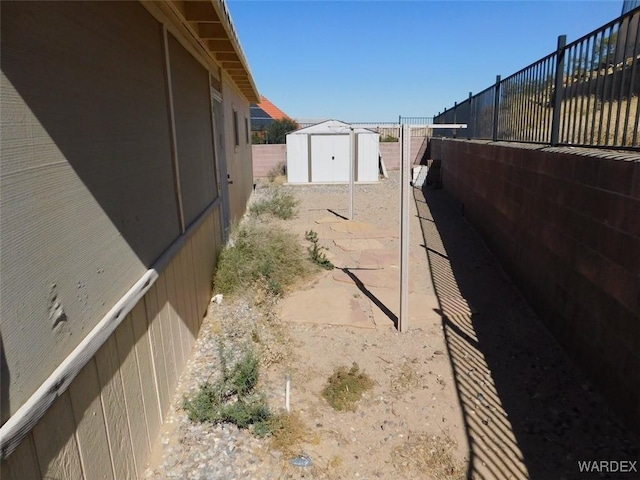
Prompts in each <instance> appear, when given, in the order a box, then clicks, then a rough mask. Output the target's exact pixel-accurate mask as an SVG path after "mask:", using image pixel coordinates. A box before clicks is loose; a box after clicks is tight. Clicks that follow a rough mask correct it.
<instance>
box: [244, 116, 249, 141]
mask: <svg viewBox="0 0 640 480" xmlns="http://www.w3.org/2000/svg"><path fill="white" fill-rule="evenodd" d="M244 134H245V140H246V142H247V145H249V119H248V118H247V117H244Z"/></svg>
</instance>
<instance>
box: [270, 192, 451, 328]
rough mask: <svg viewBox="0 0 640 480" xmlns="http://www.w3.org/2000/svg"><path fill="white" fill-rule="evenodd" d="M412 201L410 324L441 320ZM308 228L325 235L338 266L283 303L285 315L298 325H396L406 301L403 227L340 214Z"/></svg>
mask: <svg viewBox="0 0 640 480" xmlns="http://www.w3.org/2000/svg"><path fill="white" fill-rule="evenodd" d="M411 203H412V205H411V208H412V215H411V219H412V224H411V229H412V230H413V235H412V236H411V243H412V245H411V247H410V248H411V250H412V253H411V255H410V268H409V271H410V280H409V328H412V327H420V326H421V325H424V324H425V322H426V321H428V320H433V319H438V318H439V315H438V314H437V313H436V309H437V305H438V304H437V299H436V296H435V294H434V292H433V288H432V286H431V282H430V281H429V272H428V264H427V262H426V256H425V255H424V248H423V247H422V246H421V243H422V242H421V239H422V237H421V234H420V222H419V219H418V216H417V210H416V206H415V204H413V202H411ZM325 212H326V210H325ZM307 228H312V229H313V230H314V231H316V232H317V233H318V236H319V237H320V238H321V239H323V241H324V243H325V245H327V246H328V250H327V251H325V254H326V256H327V258H329V259H330V260H331V262H332V263H333V264H334V265H335V267H336V268H335V269H334V270H332V271H328V272H326V273H325V274H323V275H322V277H321V278H320V279H319V280H316V281H315V282H314V283H313V284H312V285H309V286H307V288H305V289H303V290H299V291H296V292H294V293H292V294H291V295H289V296H287V297H286V298H285V299H284V300H283V301H282V303H281V312H280V314H281V318H282V319H283V320H285V321H289V322H296V323H315V324H329V325H345V326H351V327H358V328H371V329H373V328H395V326H396V325H397V320H398V317H397V315H398V312H399V305H400V300H399V298H400V297H399V295H400V294H399V281H400V280H399V273H400V270H399V267H398V265H399V260H400V257H399V241H398V236H399V230H391V229H389V228H385V227H384V226H380V225H376V224H374V223H369V222H363V221H358V220H354V221H348V220H345V219H344V218H341V217H340V216H339V215H337V214H328V215H326V216H323V217H321V218H319V219H317V220H315V221H313V224H311V225H309V226H308V227H307ZM298 233H300V234H302V235H303V234H304V232H303V231H300V232H298Z"/></svg>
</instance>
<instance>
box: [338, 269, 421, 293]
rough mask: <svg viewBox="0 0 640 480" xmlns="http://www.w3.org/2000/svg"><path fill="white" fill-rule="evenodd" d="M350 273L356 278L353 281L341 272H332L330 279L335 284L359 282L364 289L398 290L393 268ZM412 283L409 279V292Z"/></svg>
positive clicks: (396, 274) (396, 270)
mask: <svg viewBox="0 0 640 480" xmlns="http://www.w3.org/2000/svg"><path fill="white" fill-rule="evenodd" d="M350 272H351V274H352V275H353V276H355V277H356V278H355V279H354V278H353V277H351V276H350V275H349V274H347V273H345V272H343V271H342V270H334V271H333V275H332V277H333V279H334V280H336V281H337V282H344V283H353V284H356V283H357V282H358V281H360V282H362V284H364V286H365V287H366V288H371V287H378V288H392V289H398V286H399V280H398V276H399V271H398V269H397V268H394V267H387V268H380V269H375V270H358V269H352V270H350ZM414 283H415V282H414V281H413V279H409V292H412V291H414V288H413V287H414Z"/></svg>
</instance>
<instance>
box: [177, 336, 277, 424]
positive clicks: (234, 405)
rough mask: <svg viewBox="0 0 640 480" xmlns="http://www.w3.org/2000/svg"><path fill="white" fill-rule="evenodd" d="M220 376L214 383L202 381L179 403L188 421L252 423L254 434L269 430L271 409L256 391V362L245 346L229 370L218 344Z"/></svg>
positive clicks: (225, 356) (251, 352)
mask: <svg viewBox="0 0 640 480" xmlns="http://www.w3.org/2000/svg"><path fill="white" fill-rule="evenodd" d="M219 350H220V359H221V368H222V378H221V379H220V380H219V381H217V382H216V383H213V384H212V383H210V382H205V383H203V384H202V385H201V386H200V389H199V390H198V392H197V393H196V394H195V395H194V396H193V397H192V398H190V399H187V398H185V400H184V403H183V407H184V409H185V410H186V412H187V415H188V416H189V420H191V421H192V422H210V423H233V424H234V425H237V426H238V428H249V427H250V426H251V425H254V433H256V435H265V434H267V433H269V431H270V427H269V424H270V423H269V422H270V421H271V417H272V415H271V412H270V410H269V407H268V405H267V402H266V400H265V398H264V396H263V395H260V394H259V393H256V387H257V385H258V376H259V362H258V359H257V357H256V356H255V354H254V353H253V350H251V349H248V350H247V351H245V353H244V355H243V356H242V357H241V358H240V360H239V361H238V362H237V363H236V364H235V366H234V367H233V369H232V370H231V371H229V369H228V367H227V355H226V352H224V348H223V347H222V344H220V347H219Z"/></svg>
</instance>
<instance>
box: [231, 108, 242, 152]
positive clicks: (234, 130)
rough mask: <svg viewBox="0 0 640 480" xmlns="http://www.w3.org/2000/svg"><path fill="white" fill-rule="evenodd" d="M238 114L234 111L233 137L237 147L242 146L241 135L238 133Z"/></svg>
mask: <svg viewBox="0 0 640 480" xmlns="http://www.w3.org/2000/svg"><path fill="white" fill-rule="evenodd" d="M238 130H239V128H238V112H237V111H235V110H234V111H233V136H234V139H235V141H236V147H238V146H240V133H239V132H238Z"/></svg>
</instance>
